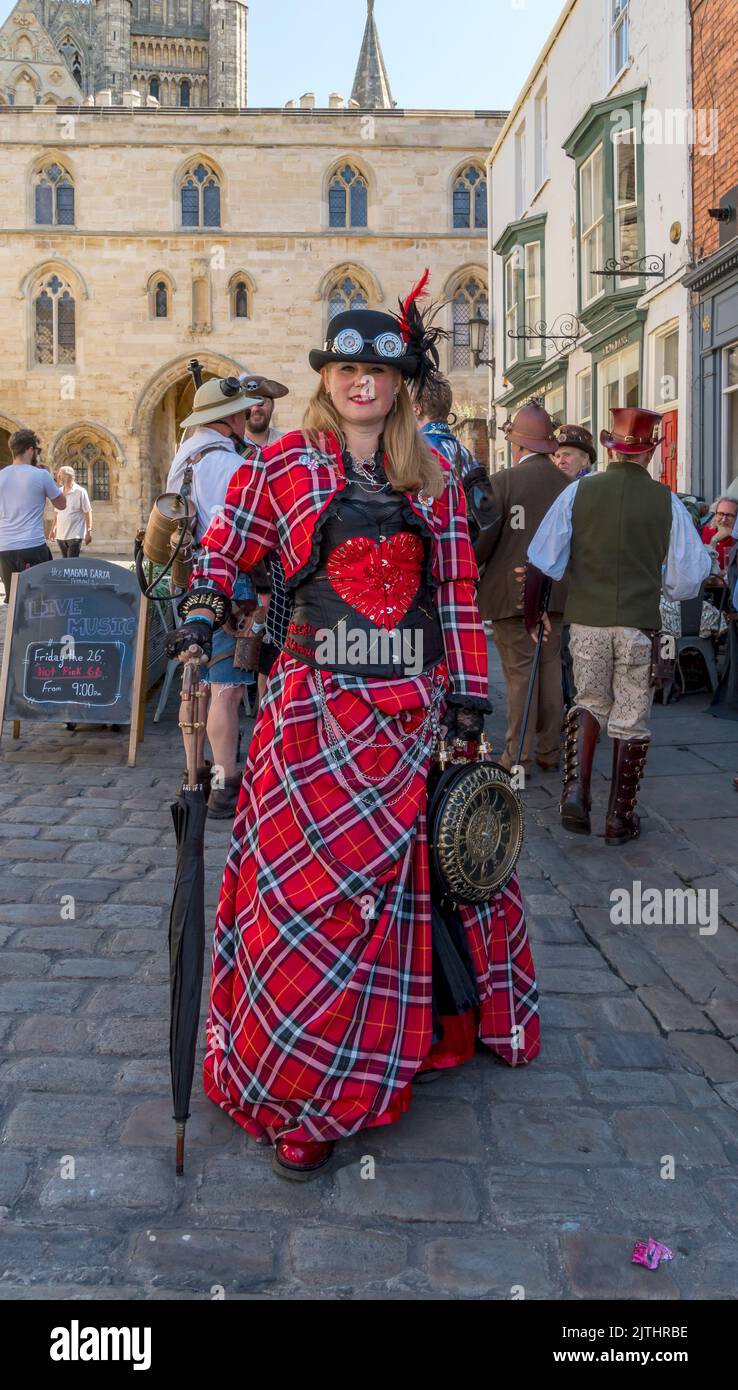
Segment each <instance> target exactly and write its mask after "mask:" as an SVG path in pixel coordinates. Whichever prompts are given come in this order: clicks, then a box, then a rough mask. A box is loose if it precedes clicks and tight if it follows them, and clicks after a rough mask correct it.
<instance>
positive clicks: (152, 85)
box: [149, 77, 161, 101]
mask: <svg viewBox="0 0 738 1390" xmlns="http://www.w3.org/2000/svg"><path fill="white" fill-rule="evenodd" d="M160 91H161V85H160V83H159V79H158V77H152V78H150V80H149V96H150V97H156V100H157V101H158V100H159V93H160Z"/></svg>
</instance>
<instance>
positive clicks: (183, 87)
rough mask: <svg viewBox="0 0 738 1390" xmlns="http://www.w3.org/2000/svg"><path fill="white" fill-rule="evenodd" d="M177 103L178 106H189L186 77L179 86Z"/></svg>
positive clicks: (188, 87) (188, 89) (188, 88)
mask: <svg viewBox="0 0 738 1390" xmlns="http://www.w3.org/2000/svg"><path fill="white" fill-rule="evenodd" d="M179 104H180V106H189V104H190V84H189V82H188V81H187V78H186V77H185V78H184V79H183V81H182V82H181V83H180V86H179Z"/></svg>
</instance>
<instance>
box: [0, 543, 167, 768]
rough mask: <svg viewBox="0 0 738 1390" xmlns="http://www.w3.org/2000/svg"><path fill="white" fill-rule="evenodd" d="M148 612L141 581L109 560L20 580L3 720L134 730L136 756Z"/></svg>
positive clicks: (33, 572)
mask: <svg viewBox="0 0 738 1390" xmlns="http://www.w3.org/2000/svg"><path fill="white" fill-rule="evenodd" d="M142 610H143V605H142V599H141V593H140V590H139V587H138V583H137V580H136V576H135V575H134V574H132V573H131V571H130V570H128V569H127V568H125V567H124V566H122V565H116V564H114V563H113V562H112V561H109V560H100V559H87V558H86V557H84V556H79V557H77V558H74V559H61V560H50V561H48V562H47V563H46V564H43V565H34V566H33V567H32V568H31V569H28V570H24V571H23V573H22V574H15V575H13V584H12V588H11V596H10V608H9V612H8V626H7V631H6V637H5V650H4V652H3V669H2V677H1V678H0V721H1V720H2V719H12V720H21V719H23V720H33V721H34V722H39V721H44V722H47V723H52V722H53V723H74V724H130V725H131V726H132V739H131V744H132V750H133V751H134V752H135V739H134V733H135V729H136V726H137V724H138V715H139V697H140V690H141V676H142V671H143V658H144V643H145V629H146V623H145V621H144V619H143V617H142ZM0 727H1V724H0ZM129 761H132V758H129Z"/></svg>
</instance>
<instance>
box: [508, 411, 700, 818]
mask: <svg viewBox="0 0 738 1390" xmlns="http://www.w3.org/2000/svg"><path fill="white" fill-rule="evenodd" d="M612 417H613V423H612V429H611V430H610V431H608V430H603V431H602V433H601V434H600V442H601V443H602V444H604V445H605V448H606V449H607V450H608V452H609V454H610V461H609V463H608V465H607V468H606V469H605V470H604V472H602V473H592V474H590V476H589V477H586V478H580V479H578V480H576V481H575V482H573V483H571V484H570V485H569V487H567V488H566V490H565V491H564V492H562V494H561V496H560V497H559V498H557V500H556V502H554V504H553V506H552V507H551V508H550V510H549V512H548V513H547V515H546V516H545V517H544V519H543V521H542V522H541V525H540V526H539V528H538V531H537V532H536V534H535V536H534V537H533V542H532V544H531V546H530V549H529V550H528V559H529V561H530V563H531V564H533V565H536V566H537V567H538V569H540V570H542V571H543V573H544V574H547V575H549V576H550V577H551V578H553V579H560V578H561V577H562V575H563V574H564V572H566V574H567V578H568V581H569V587H568V593H567V600H566V607H565V610H564V621H565V622H568V623H571V652H572V657H573V661H574V682H575V686H576V700H575V703H574V705H573V706H572V708H571V709H570V710H569V712H568V714H567V716H566V720H565V724H564V730H565V735H566V745H565V766H564V790H563V794H562V798H561V805H560V811H561V820H562V824H563V826H564V828H565V829H566V830H570V831H572V832H573V833H574V834H579V835H588V834H589V833H590V828H591V827H590V816H589V813H590V806H591V801H590V783H591V776H592V760H593V757H594V750H595V745H596V743H597V738H598V735H599V733H600V730H601V729H604V728H606V729H607V732H608V734H609V736H610V738H611V739H612V740H613V765H612V782H611V787H610V804H609V806H608V808H607V819H606V823H605V839H606V842H607V844H609V845H622V844H625V843H627V841H628V840H632V839H634V838H635V837H636V836H637V835H638V834H639V831H640V823H639V820H638V816H637V815H636V814H635V803H636V795H637V792H638V784H639V780H640V778H641V776H642V774H643V769H644V766H645V762H646V754H647V752H648V744H649V740H650V737H651V732H650V728H649V716H650V711H651V699H652V694H653V692H652V688H651V650H652V637H653V634H654V633H655V632H658V630H659V628H660V626H661V622H660V613H659V599H660V595H661V591H662V588H663V592H664V594H665V595H666V597H667V598H670V599H687V598H694V597H695V596H696V595H697V594H698V593H699V590H700V586H701V584H702V582H703V581H704V580H705V579H706V578H707V576H708V574H709V573H710V568H711V564H710V558H709V556H708V554H707V551H706V548H705V546H703V545H702V542H701V541H700V538H699V536H698V534H697V531H696V530H695V527H694V525H693V523H692V519H691V517H690V516H689V513H688V512H687V509H686V507H685V506H684V504H683V503H682V502H680V500H679V498H678V497H677V496H676V495H675V494H674V493H672V492H670V491H669V489H668V488H667V487H664V486H663V484H661V483H657V482H655V480H654V479H653V478H652V477H651V475H650V474H649V472H648V465H649V464H650V462H651V459H652V458H653V453H654V449H655V448H656V446H657V444H659V443H660V442H661V440H660V427H661V416H660V415H658V414H656V412H655V411H652V410H641V409H638V408H630V407H628V408H617V409H614V410H613V411H612Z"/></svg>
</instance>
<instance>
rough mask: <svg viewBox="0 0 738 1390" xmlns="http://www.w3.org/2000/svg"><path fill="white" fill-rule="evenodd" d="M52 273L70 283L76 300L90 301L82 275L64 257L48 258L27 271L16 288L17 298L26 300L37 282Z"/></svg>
mask: <svg viewBox="0 0 738 1390" xmlns="http://www.w3.org/2000/svg"><path fill="white" fill-rule="evenodd" d="M54 271H56V273H57V275H59V277H60V278H61V279H64V280H67V281H68V282H69V283H70V285H71V286H72V288H73V289H74V292H75V296H76V297H77V298H78V299H90V297H91V296H90V291H89V288H88V285H87V281H86V280H85V277H84V275H83V274H82V272H81V271H80V270H77V267H76V266H74V265H72V262H71V261H68V260H66V259H65V257H64V256H50V257H49V258H48V259H47V260H45V261H39V262H37V264H36V265H35V266H33V267H32V269H31V270H28V271H27V272H26V274H25V275H24V276H23V279H22V280H21V281H20V284H19V286H18V298H19V299H26V298H27V297H28V295H29V294H30V292H31V290H33V289H34V287H35V285H36V283H37V281H38V280H40V279H42V277H43V276H45V275H53V273H54Z"/></svg>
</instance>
